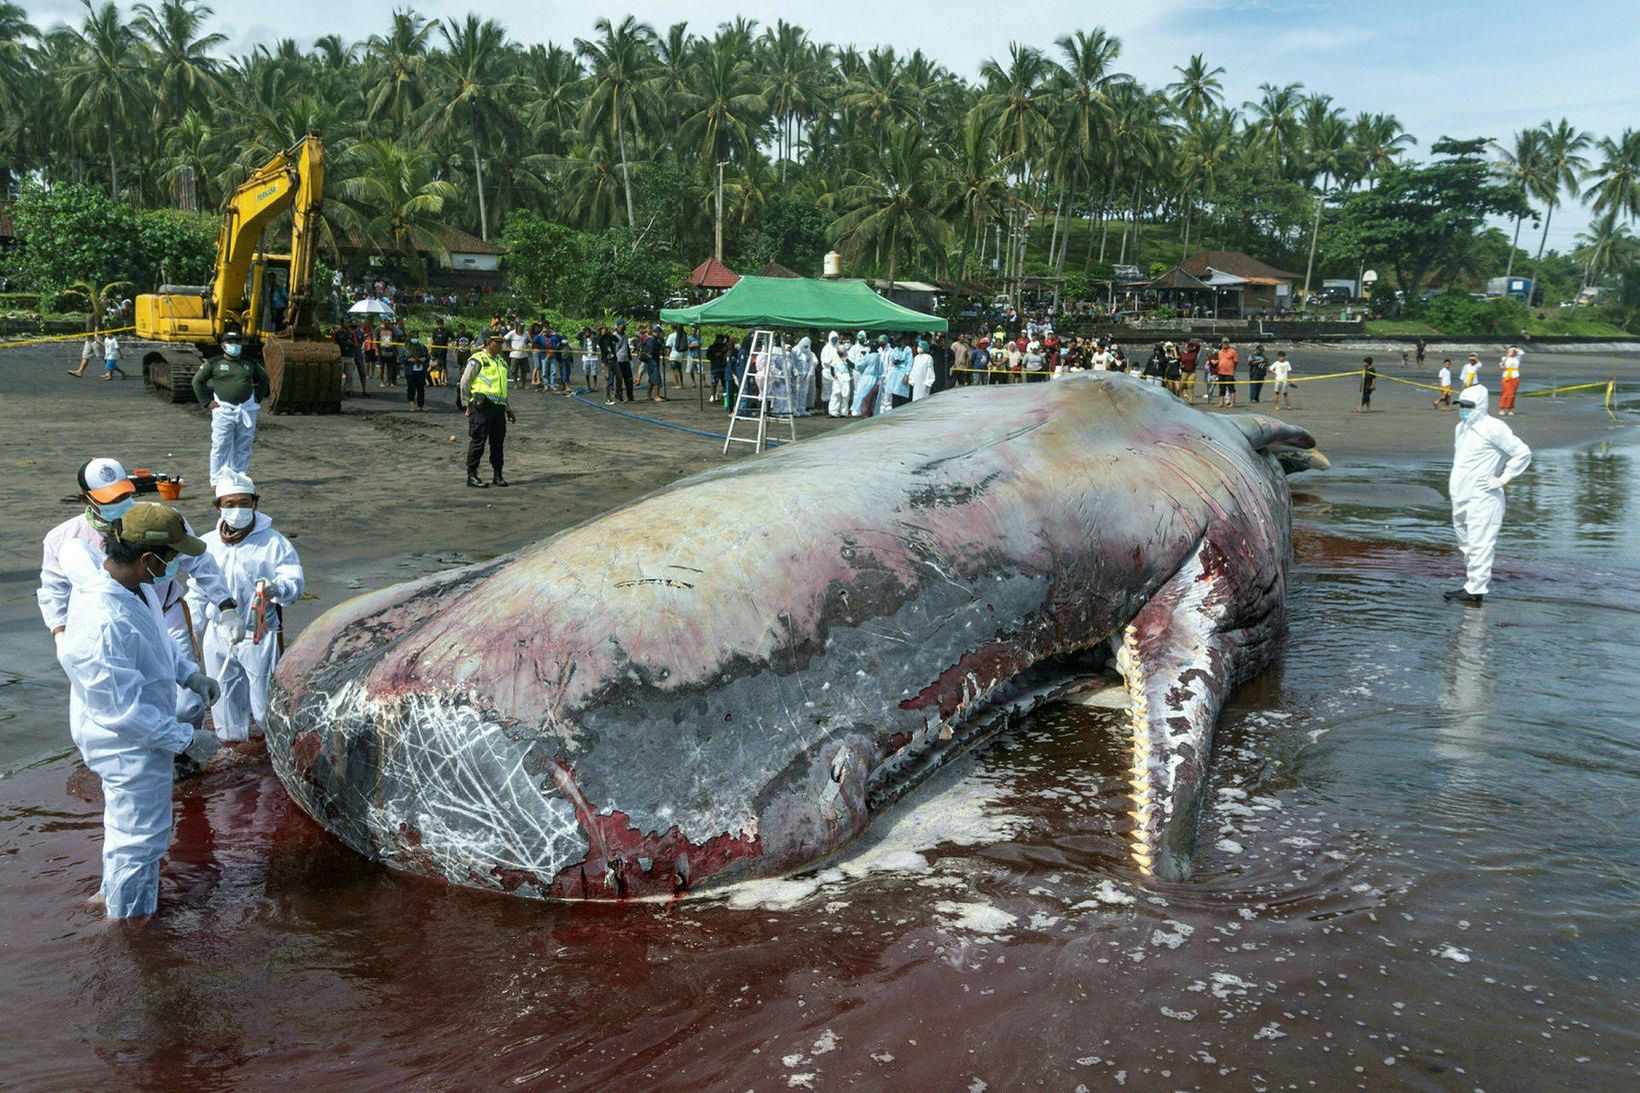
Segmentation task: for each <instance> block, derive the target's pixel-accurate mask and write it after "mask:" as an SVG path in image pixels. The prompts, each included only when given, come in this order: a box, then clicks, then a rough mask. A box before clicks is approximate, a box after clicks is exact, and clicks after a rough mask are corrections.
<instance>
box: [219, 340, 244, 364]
mask: <svg viewBox="0 0 1640 1093" xmlns="http://www.w3.org/2000/svg"><path fill="white" fill-rule="evenodd" d="M244 351H245V347H244V346H242V345H240V344H239V343H238V342H229V343H228V344H227V345H225V346H223V347H222V355H223V356H224V357H227V358H228V359H229V360H231V361H236V360H238V359H239V354H241V353H243V352H244Z"/></svg>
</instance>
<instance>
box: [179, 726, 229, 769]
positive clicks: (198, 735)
mask: <svg viewBox="0 0 1640 1093" xmlns="http://www.w3.org/2000/svg"><path fill="white" fill-rule="evenodd" d="M221 747H222V741H220V740H218V739H217V738H216V733H214V732H206V731H205V730H204V729H195V730H194V738H193V739H192V740H190V741H188V746H187V747H186V748H183V749H182V752H181V754H183V755H185V756H187V757H188V758H189V759H190V760H192V761H193V762H194V764H195V765H197V766H201V767H202V766H204V765H205V764H206V762H207V761H208V760H209V759H210V758H211V756H213V755H215V754H216V753H217V749H219V748H221Z"/></svg>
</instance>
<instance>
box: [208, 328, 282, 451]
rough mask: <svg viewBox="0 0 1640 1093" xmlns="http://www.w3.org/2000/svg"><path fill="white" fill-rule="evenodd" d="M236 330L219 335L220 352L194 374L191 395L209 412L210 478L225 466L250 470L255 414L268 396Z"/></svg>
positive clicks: (264, 381) (259, 371)
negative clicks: (220, 337) (220, 353)
mask: <svg viewBox="0 0 1640 1093" xmlns="http://www.w3.org/2000/svg"><path fill="white" fill-rule="evenodd" d="M244 349H245V347H244V344H243V343H242V342H241V341H240V338H239V332H238V331H237V330H230V331H228V332H227V333H226V334H224V335H222V355H221V356H220V357H208V358H206V360H205V363H204V364H202V365H200V366H199V371H198V372H195V373H194V397H195V398H196V399H198V400H199V404H200V405H201V406H203V407H205V409H206V410H208V411H210V414H211V481H212V482H215V481H216V478H217V475H219V474H221V473H222V471H223V469H224V468H227V469H231V470H236V471H238V472H239V473H240V474H248V473H250V466H251V441H253V440H255V439H256V415H257V413H258V412H259V411H260V410H261V409H262V400H263V399H265V398H267V397H268V373H267V371H266V370H264V369H263V367H262V362H261V361H259V360H254V359H251V358H249V357H246V356H245V355H244Z"/></svg>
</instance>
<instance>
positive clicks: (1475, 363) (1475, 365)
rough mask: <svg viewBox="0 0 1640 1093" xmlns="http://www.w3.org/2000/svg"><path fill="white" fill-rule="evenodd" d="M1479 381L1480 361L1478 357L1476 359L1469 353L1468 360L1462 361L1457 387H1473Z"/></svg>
mask: <svg viewBox="0 0 1640 1093" xmlns="http://www.w3.org/2000/svg"><path fill="white" fill-rule="evenodd" d="M1480 381H1481V359H1480V358H1479V357H1477V356H1476V355H1475V354H1473V353H1471V354H1469V359H1468V360H1467V361H1464V364H1463V371H1462V372H1460V373H1459V374H1458V386H1459V387H1460V388H1462V387H1473V386H1475V385H1476V384H1477V383H1479V382H1480Z"/></svg>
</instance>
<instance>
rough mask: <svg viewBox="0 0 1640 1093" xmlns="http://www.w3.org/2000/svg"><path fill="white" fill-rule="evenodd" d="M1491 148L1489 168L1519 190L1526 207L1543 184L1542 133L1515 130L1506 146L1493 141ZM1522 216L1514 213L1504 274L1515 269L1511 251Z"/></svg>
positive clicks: (1517, 241) (1515, 244)
mask: <svg viewBox="0 0 1640 1093" xmlns="http://www.w3.org/2000/svg"><path fill="white" fill-rule="evenodd" d="M1492 148H1493V150H1494V151H1496V152H1497V154H1498V158H1497V159H1496V160H1494V161H1493V162H1492V169H1493V171H1494V172H1495V173H1496V174H1497V176H1498V177H1499V178H1500V179H1502V180H1503V183H1504V185H1506V186H1508V187H1509V188H1510V189H1511V190H1514V191H1515V192H1516V193H1518V194H1520V196H1521V200H1522V201H1523V202H1524V203H1526V204H1527V205H1528V207H1530V202H1531V199H1532V195H1533V194H1535V193H1536V192H1537V191H1538V190H1540V189H1541V188H1542V187H1543V178H1542V152H1543V133H1542V132H1541V131H1540V130H1537V129H1522V130H1521V131H1520V132H1518V133H1516V134H1515V139H1514V143H1513V144H1511V145H1509V146H1507V147H1506V146H1504V145H1502V144H1499V143H1498V142H1497V141H1493V142H1492ZM1524 219H1526V217H1525V215H1524V214H1521V215H1517V216H1516V217H1515V234H1514V238H1513V239H1512V240H1511V241H1510V244H1509V261H1508V262H1507V263H1505V265H1504V269H1503V275H1504V277H1505V278H1507V277H1508V276H1509V275H1510V274H1512V273H1513V272H1514V270H1515V251H1516V250H1518V249H1519V248H1520V224H1521V221H1522V220H1524Z"/></svg>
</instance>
